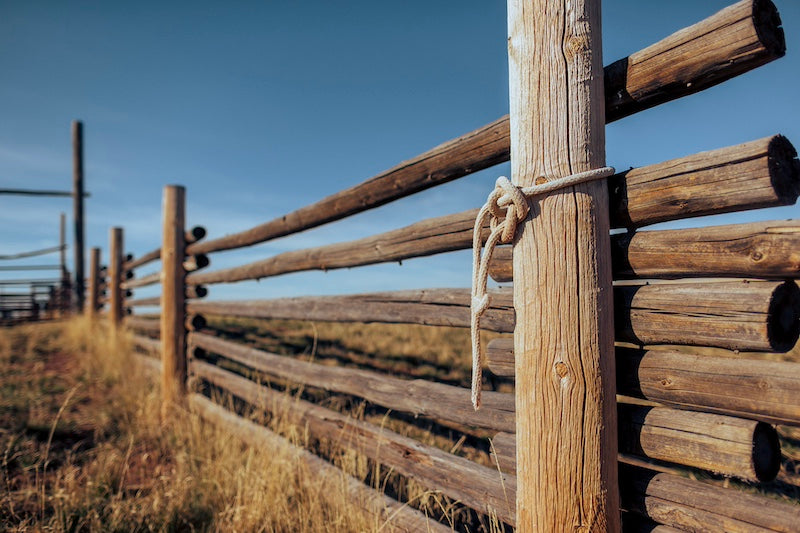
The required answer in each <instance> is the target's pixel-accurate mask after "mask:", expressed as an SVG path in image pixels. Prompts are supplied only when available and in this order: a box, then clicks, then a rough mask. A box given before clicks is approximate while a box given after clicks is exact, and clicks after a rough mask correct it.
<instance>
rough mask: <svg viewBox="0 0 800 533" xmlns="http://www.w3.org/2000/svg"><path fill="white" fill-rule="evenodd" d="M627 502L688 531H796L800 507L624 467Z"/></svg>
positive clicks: (653, 518)
mask: <svg viewBox="0 0 800 533" xmlns="http://www.w3.org/2000/svg"><path fill="white" fill-rule="evenodd" d="M620 479H621V480H622V483H621V487H622V488H623V490H622V504H623V506H624V507H625V508H626V509H629V510H631V511H634V512H637V513H639V514H642V515H644V516H647V517H649V518H650V519H652V520H653V521H655V522H660V523H662V524H667V525H669V526H672V527H676V528H678V529H681V530H686V531H725V532H726V533H751V532H753V531H777V532H781V533H793V532H796V531H797V524H800V506H798V505H793V504H791V503H785V502H780V501H777V500H774V499H772V498H767V497H764V496H761V495H757V494H750V493H746V492H743V491H741V490H734V489H725V488H723V487H720V486H718V485H711V484H709V483H703V482H700V481H695V480H691V479H686V478H683V477H679V476H675V475H671V474H663V473H655V472H647V471H645V470H642V469H639V468H631V467H622V468H621V473H620Z"/></svg>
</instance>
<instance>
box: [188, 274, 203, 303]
mask: <svg viewBox="0 0 800 533" xmlns="http://www.w3.org/2000/svg"><path fill="white" fill-rule="evenodd" d="M186 283H187V285H186V297H187V298H205V297H206V296H208V289H207V288H206V287H204V286H203V285H189V276H187V277H186Z"/></svg>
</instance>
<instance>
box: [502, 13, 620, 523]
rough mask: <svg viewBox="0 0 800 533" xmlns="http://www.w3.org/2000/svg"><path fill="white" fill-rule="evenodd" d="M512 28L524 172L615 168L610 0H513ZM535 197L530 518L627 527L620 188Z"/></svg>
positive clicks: (518, 299) (515, 169) (527, 307)
mask: <svg viewBox="0 0 800 533" xmlns="http://www.w3.org/2000/svg"><path fill="white" fill-rule="evenodd" d="M508 35H509V37H508V59H509V94H510V117H511V119H510V128H511V177H512V181H513V183H514V184H515V185H517V186H519V187H528V186H532V185H535V184H537V183H543V182H546V181H550V180H552V179H557V178H560V177H563V176H567V175H569V174H574V173H577V172H583V171H587V170H591V169H595V168H600V167H603V166H605V127H604V124H605V113H604V111H605V109H604V106H603V102H604V101H605V100H604V97H603V80H602V72H603V71H602V67H603V64H602V45H601V32H600V0H566V1H565V0H509V1H508ZM529 203H530V206H531V211H530V213H529V214H528V217H527V218H526V220H525V221H524V222H522V223H521V224H519V225H518V226H517V232H516V237H515V238H514V250H515V251H516V253H515V254H514V271H515V272H516V274H517V276H516V282H515V283H514V309H515V311H516V318H517V320H516V327H515V329H514V347H515V349H514V351H515V353H516V354H517V357H516V368H515V374H516V387H515V396H516V414H517V416H516V419H517V424H516V426H517V435H518V437H519V439H518V454H517V469H516V472H517V487H518V491H517V529H518V531H522V532H534V531H535V532H554V533H555V532H562V531H565V530H570V531H575V530H586V531H597V532H601V531H608V532H616V531H619V528H620V524H619V496H618V487H617V423H616V416H617V414H616V410H615V409H614V406H615V391H616V386H615V373H614V322H613V315H612V314H611V313H610V311H611V306H612V304H613V300H612V295H611V250H610V242H609V218H608V191H607V189H606V185H605V183H603V182H599V181H594V182H589V183H584V184H581V185H577V186H575V187H570V188H567V189H562V190H560V191H556V192H554V193H551V194H548V195H542V196H540V197H537V198H535V199H533V200H529ZM553 443H558V445H557V446H554V445H553Z"/></svg>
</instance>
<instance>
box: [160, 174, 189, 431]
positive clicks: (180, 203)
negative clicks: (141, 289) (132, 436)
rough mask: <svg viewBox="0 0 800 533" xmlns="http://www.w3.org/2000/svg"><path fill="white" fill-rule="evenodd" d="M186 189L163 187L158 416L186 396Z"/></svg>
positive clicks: (172, 186)
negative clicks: (160, 366)
mask: <svg viewBox="0 0 800 533" xmlns="http://www.w3.org/2000/svg"><path fill="white" fill-rule="evenodd" d="M185 220H186V189H184V188H183V187H181V186H180V185H167V186H166V187H164V201H163V203H162V240H161V317H160V322H161V364H162V372H161V395H162V404H161V405H162V407H161V412H162V416H164V417H165V420H166V419H167V418H166V417H167V416H169V414H170V413H173V412H174V409H175V405H176V404H180V403H182V402H183V400H184V399H185V396H186V325H185V321H186V296H185V295H186V282H185V279H186V271H185V270H184V269H183V260H184V257H185V256H186V253H185V250H186V244H185V243H184V240H183V239H184V235H185V232H186V228H185V225H186V222H185Z"/></svg>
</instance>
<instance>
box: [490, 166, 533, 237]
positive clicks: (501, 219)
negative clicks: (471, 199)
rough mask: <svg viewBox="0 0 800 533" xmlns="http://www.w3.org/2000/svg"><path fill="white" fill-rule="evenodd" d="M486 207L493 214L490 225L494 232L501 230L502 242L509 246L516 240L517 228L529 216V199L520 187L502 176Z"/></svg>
mask: <svg viewBox="0 0 800 533" xmlns="http://www.w3.org/2000/svg"><path fill="white" fill-rule="evenodd" d="M486 205H487V207H488V209H489V212H490V213H491V219H490V220H489V225H490V227H491V229H492V231H494V230H495V229H497V228H502V229H501V230H500V242H501V243H503V244H509V243H511V242H512V241H513V240H514V235H515V234H516V232H517V226H518V225H519V223H520V222H522V221H523V220H525V217H526V216H528V211H529V210H530V208H529V207H528V199H527V198H526V197H525V195H524V194H523V193H522V191H521V190H520V188H519V187H517V186H516V185H514V184H513V183H511V180H509V179H508V178H507V177H505V176H500V177H499V178H497V181H496V182H495V187H494V190H493V191H492V192H491V193H490V194H489V197H488V198H487V199H486Z"/></svg>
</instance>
